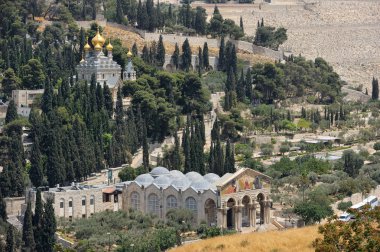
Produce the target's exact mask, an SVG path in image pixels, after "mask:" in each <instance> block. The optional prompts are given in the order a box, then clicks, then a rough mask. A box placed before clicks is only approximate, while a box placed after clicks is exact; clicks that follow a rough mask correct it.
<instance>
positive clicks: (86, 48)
mask: <svg viewBox="0 0 380 252" xmlns="http://www.w3.org/2000/svg"><path fill="white" fill-rule="evenodd" d="M83 49H84V50H85V51H88V50H90V49H91V46H90V45H89V44H88V38H87V37H86V44H85V45H84V47H83Z"/></svg>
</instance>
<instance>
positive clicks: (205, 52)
mask: <svg viewBox="0 0 380 252" xmlns="http://www.w3.org/2000/svg"><path fill="white" fill-rule="evenodd" d="M202 58H203V67H204V68H205V69H206V70H208V68H209V66H210V63H209V58H208V45H207V42H205V43H204V44H203V57H202Z"/></svg>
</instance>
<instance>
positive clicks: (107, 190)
mask: <svg viewBox="0 0 380 252" xmlns="http://www.w3.org/2000/svg"><path fill="white" fill-rule="evenodd" d="M119 193H120V191H118V190H116V187H115V186H114V185H112V186H106V185H101V186H87V187H82V186H75V185H74V186H71V187H58V188H50V189H49V191H44V192H42V200H43V201H46V199H47V198H52V199H53V202H54V212H55V215H56V217H57V218H66V219H69V220H71V219H78V218H87V217H89V216H91V215H92V214H94V213H98V212H103V211H118V210H119V209H120V208H121V205H122V203H121V202H120V200H119V199H121V197H120V195H119ZM35 194H36V192H35V191H30V193H29V199H30V200H31V202H32V209H34V206H35Z"/></svg>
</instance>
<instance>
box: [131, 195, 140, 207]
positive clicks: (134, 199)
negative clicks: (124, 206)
mask: <svg viewBox="0 0 380 252" xmlns="http://www.w3.org/2000/svg"><path fill="white" fill-rule="evenodd" d="M131 208H132V209H134V210H139V209H140V195H139V193H137V192H132V193H131Z"/></svg>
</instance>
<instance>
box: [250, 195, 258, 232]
mask: <svg viewBox="0 0 380 252" xmlns="http://www.w3.org/2000/svg"><path fill="white" fill-rule="evenodd" d="M256 209H257V203H256V201H253V202H252V203H250V204H249V212H250V219H249V222H250V224H251V227H256Z"/></svg>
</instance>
